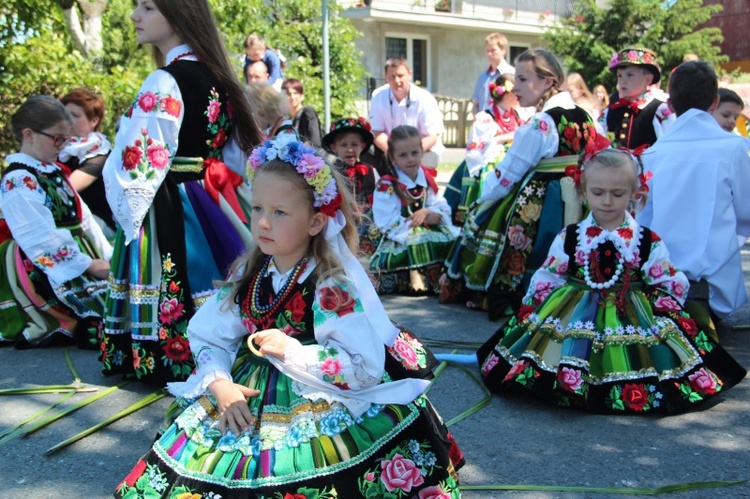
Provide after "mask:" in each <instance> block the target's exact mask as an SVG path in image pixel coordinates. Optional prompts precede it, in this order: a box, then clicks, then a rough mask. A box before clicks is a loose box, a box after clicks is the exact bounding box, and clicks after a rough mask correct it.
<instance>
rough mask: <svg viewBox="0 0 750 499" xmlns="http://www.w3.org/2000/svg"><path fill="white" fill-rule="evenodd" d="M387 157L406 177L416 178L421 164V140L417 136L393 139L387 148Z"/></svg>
mask: <svg viewBox="0 0 750 499" xmlns="http://www.w3.org/2000/svg"><path fill="white" fill-rule="evenodd" d="M388 157H389V158H390V159H391V161H392V162H393V164H394V165H396V167H397V168H398V169H399V170H401V171H402V172H404V173H405V174H406V176H407V177H409V178H410V179H412V180H416V179H417V173H419V167H420V166H422V141H421V140H420V139H419V137H409V138H408V139H404V140H398V141H395V142H394V143H393V144H392V145H391V148H390V149H388Z"/></svg>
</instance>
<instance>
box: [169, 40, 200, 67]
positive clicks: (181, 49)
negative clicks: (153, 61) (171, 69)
mask: <svg viewBox="0 0 750 499" xmlns="http://www.w3.org/2000/svg"><path fill="white" fill-rule="evenodd" d="M192 51H193V50H192V49H191V48H190V46H189V45H186V44H183V45H177V46H176V47H174V48H173V49H172V50H170V51H169V52H167V55H166V56H165V57H164V60H165V62H166V64H167V65H169V64H172V62H174V60H175V59H177V58H178V57H180V56H183V57H182V59H183V60H185V61H197V60H198V57H196V56H195V55H193V54H191V55H188V56H185V54H188V53H190V52H192Z"/></svg>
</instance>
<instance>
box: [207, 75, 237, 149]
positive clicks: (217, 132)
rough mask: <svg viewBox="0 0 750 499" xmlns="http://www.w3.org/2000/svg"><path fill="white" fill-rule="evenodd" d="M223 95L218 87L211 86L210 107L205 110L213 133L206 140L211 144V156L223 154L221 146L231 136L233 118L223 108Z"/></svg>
mask: <svg viewBox="0 0 750 499" xmlns="http://www.w3.org/2000/svg"><path fill="white" fill-rule="evenodd" d="M220 99H221V96H220V95H219V92H217V91H216V88H211V94H210V95H209V98H208V107H207V108H206V110H205V111H204V112H203V114H204V115H205V116H206V118H207V120H208V132H209V133H210V134H211V137H212V138H210V139H208V140H207V141H206V145H208V146H209V148H210V151H209V154H208V155H209V157H211V158H217V157H219V156H220V155H221V148H222V147H223V146H224V144H225V143H226V141H227V138H228V137H229V131H230V129H231V125H232V123H231V119H230V117H229V113H228V112H222V110H221V100H220Z"/></svg>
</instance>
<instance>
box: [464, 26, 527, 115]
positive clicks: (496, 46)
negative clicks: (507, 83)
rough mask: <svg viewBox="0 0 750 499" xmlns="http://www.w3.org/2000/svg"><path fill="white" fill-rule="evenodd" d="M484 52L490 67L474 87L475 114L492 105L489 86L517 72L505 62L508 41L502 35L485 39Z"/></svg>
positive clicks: (483, 72) (480, 76) (495, 34)
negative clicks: (500, 77)
mask: <svg viewBox="0 0 750 499" xmlns="http://www.w3.org/2000/svg"><path fill="white" fill-rule="evenodd" d="M484 51H485V53H486V54H487V61H489V63H490V66H489V67H488V68H487V69H486V70H484V71H482V73H481V74H480V75H479V78H477V84H476V85H475V86H474V93H473V94H472V96H471V101H472V104H473V108H472V109H473V113H474V115H475V116H476V114H477V113H478V112H479V111H484V110H485V109H487V108H488V107H490V106H491V105H492V96H491V95H490V89H489V85H490V83H494V81H495V80H497V77H498V76H500V75H502V74H515V73H516V70H515V68H514V67H513V66H511V65H510V64H508V61H506V60H505V54H506V53H507V52H508V39H507V38H505V36H504V35H503V34H501V33H491V34H489V35H487V38H485V39H484Z"/></svg>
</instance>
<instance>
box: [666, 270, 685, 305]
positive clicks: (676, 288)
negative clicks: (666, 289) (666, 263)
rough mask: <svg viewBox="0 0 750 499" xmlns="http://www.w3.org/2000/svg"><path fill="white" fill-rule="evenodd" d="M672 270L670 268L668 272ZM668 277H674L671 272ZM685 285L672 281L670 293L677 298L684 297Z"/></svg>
mask: <svg viewBox="0 0 750 499" xmlns="http://www.w3.org/2000/svg"><path fill="white" fill-rule="evenodd" d="M671 269H672V268H671V267H670V270H671ZM669 275H674V274H673V273H672V272H670V273H669ZM685 291H686V289H685V283H684V282H680V281H672V292H673V293H674V294H675V295H676V296H677V297H678V298H682V297H683V296H685Z"/></svg>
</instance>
